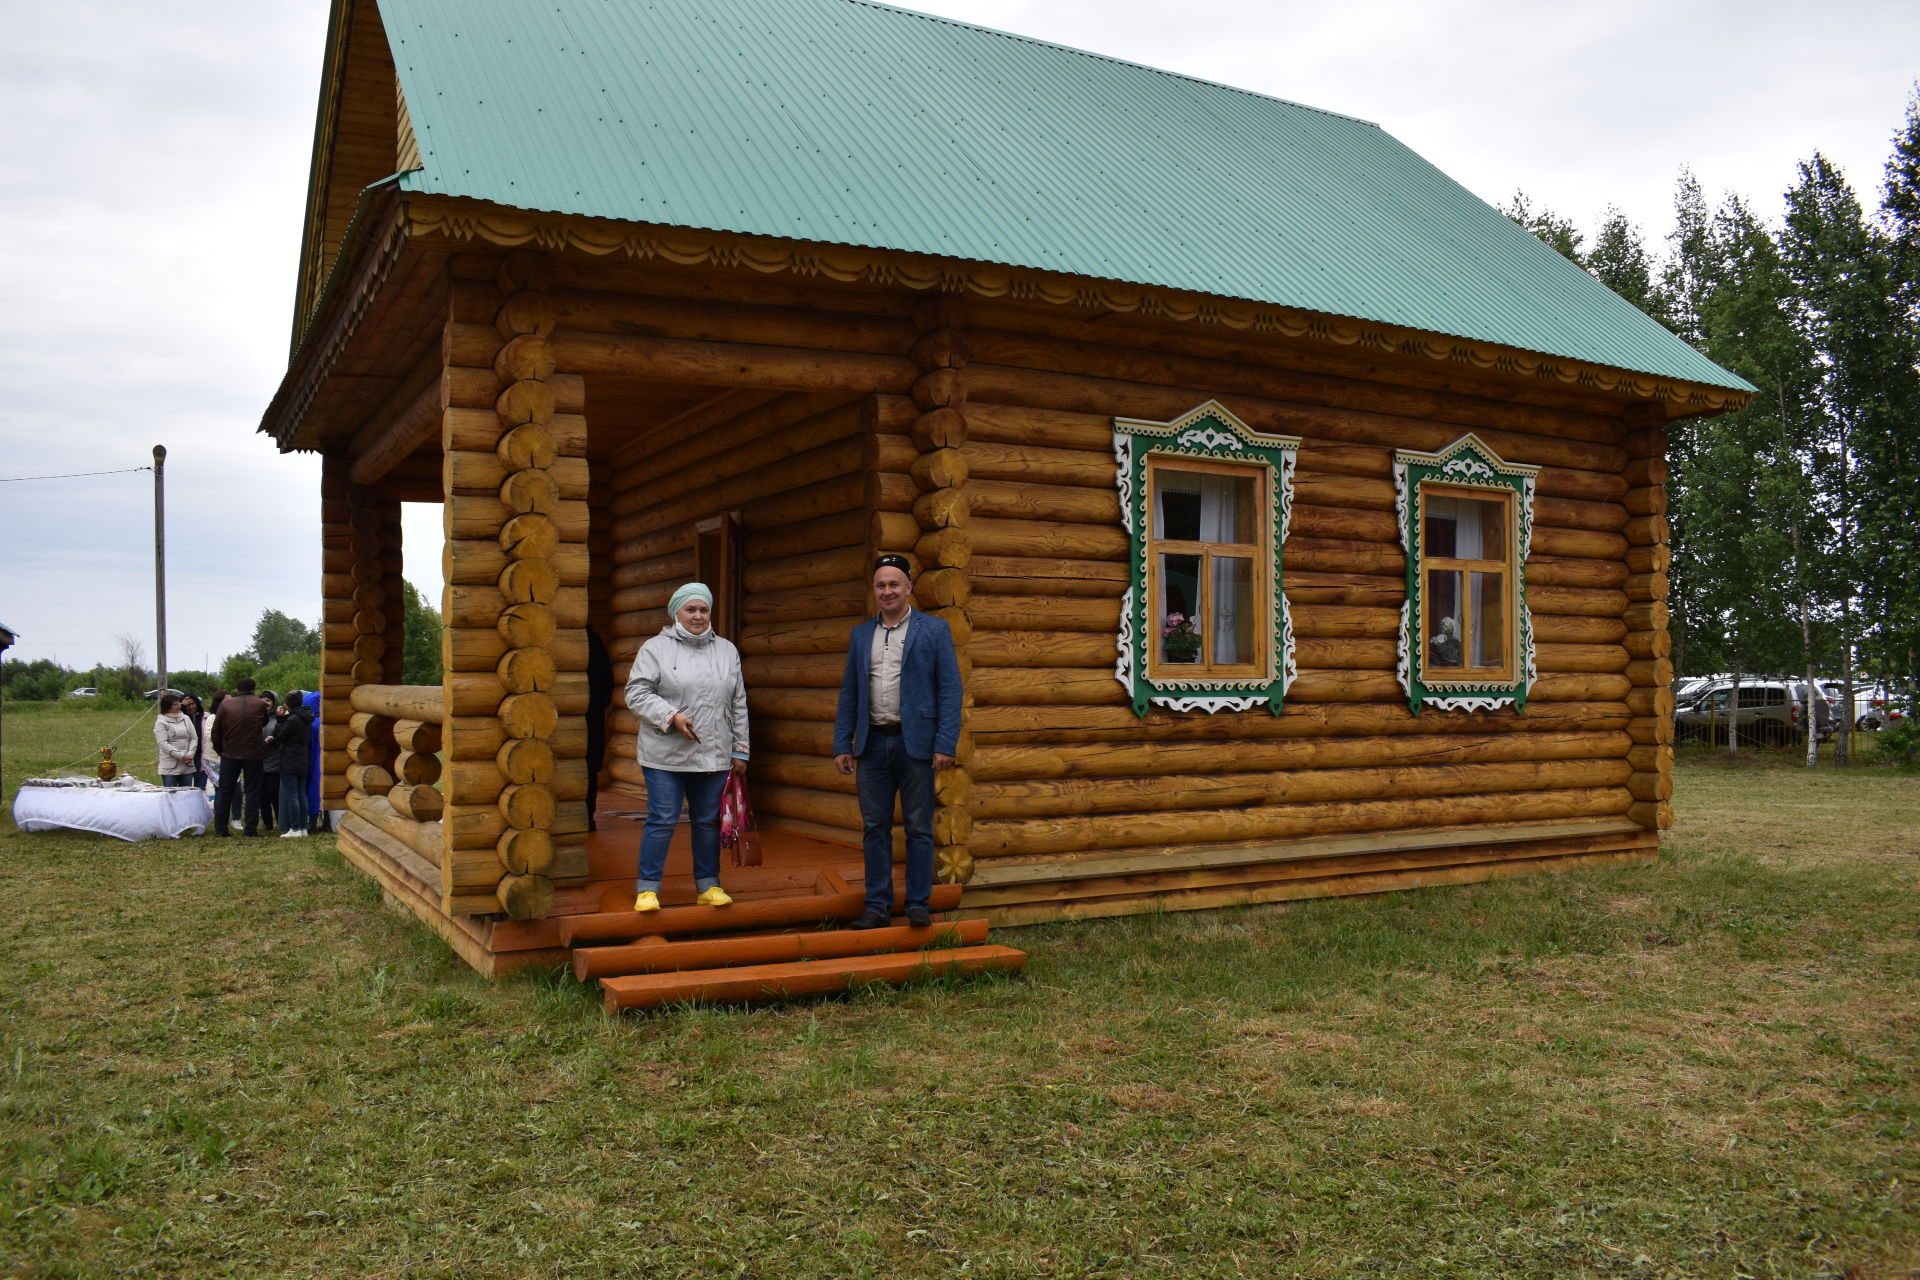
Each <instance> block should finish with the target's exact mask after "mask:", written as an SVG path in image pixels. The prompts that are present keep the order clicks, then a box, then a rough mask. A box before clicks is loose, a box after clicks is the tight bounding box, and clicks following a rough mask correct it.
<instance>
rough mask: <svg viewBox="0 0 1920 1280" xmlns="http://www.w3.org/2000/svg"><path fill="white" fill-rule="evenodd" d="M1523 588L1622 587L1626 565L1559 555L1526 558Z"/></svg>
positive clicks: (1625, 574)
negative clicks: (1525, 583) (1525, 577)
mask: <svg viewBox="0 0 1920 1280" xmlns="http://www.w3.org/2000/svg"><path fill="white" fill-rule="evenodd" d="M1526 575H1527V586H1528V587H1529V588H1532V587H1535V586H1541V587H1601V588H1611V587H1620V586H1623V585H1625V583H1626V581H1627V566H1626V565H1625V564H1623V563H1621V562H1620V561H1618V560H1586V559H1578V558H1571V559H1570V558H1565V557H1560V556H1538V555H1536V556H1530V557H1528V559H1527V565H1526Z"/></svg>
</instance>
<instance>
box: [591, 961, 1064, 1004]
mask: <svg viewBox="0 0 1920 1280" xmlns="http://www.w3.org/2000/svg"><path fill="white" fill-rule="evenodd" d="M1026 963H1027V957H1026V953H1025V952H1021V951H1015V950H1014V949H1013V948H1012V947H1000V946H982V947H959V948H954V949H949V950H944V951H908V952H901V953H895V954H891V955H881V956H845V957H842V958H839V959H834V960H802V961H798V962H796V963H793V964H762V965H750V966H748V967H747V968H744V969H701V970H696V971H693V972H679V973H637V974H631V975H628V976H625V977H617V978H602V979H600V988H601V990H602V991H603V992H604V993H605V997H606V1006H607V1012H608V1013H617V1012H618V1011H620V1010H621V1009H650V1008H654V1007H656V1006H658V1005H663V1004H670V1003H672V1002H674V1001H677V1000H711V1001H754V1000H790V999H792V998H794V997H796V996H814V995H826V994H828V993H830V992H834V991H844V990H846V988H847V987H849V986H850V985H852V984H853V983H855V982H887V983H892V984H893V985H895V986H898V985H900V984H902V983H905V982H911V981H912V980H913V979H914V978H916V977H919V976H922V975H924V974H928V973H936V974H944V973H961V974H972V973H981V972H984V971H986V970H989V969H997V970H1004V971H1006V972H1009V973H1017V972H1018V971H1019V970H1021V969H1022V968H1024V967H1026Z"/></svg>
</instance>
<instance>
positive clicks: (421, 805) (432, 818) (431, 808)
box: [387, 784, 446, 822]
mask: <svg viewBox="0 0 1920 1280" xmlns="http://www.w3.org/2000/svg"><path fill="white" fill-rule="evenodd" d="M387 801H388V803H390V804H391V805H393V809H394V812H395V813H398V814H399V815H400V816H401V817H403V818H406V819H407V820H408V821H411V822H438V821H440V817H441V815H442V814H443V813H444V812H445V811H446V797H445V796H443V795H441V794H440V790H439V788H437V787H433V786H427V785H411V784H409V785H402V786H397V787H395V788H393V790H391V791H389V792H387Z"/></svg>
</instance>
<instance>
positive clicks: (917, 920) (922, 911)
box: [907, 907, 933, 929]
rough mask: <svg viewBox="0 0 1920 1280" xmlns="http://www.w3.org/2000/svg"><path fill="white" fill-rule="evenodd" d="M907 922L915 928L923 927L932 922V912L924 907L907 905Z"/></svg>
mask: <svg viewBox="0 0 1920 1280" xmlns="http://www.w3.org/2000/svg"><path fill="white" fill-rule="evenodd" d="M907 923H908V924H910V925H912V926H913V927H914V928H916V929H925V928H926V927H928V926H929V925H931V924H932V923H933V914H932V913H931V912H929V911H928V910H927V909H926V908H925V907H908V908H907Z"/></svg>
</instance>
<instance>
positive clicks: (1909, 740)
mask: <svg viewBox="0 0 1920 1280" xmlns="http://www.w3.org/2000/svg"><path fill="white" fill-rule="evenodd" d="M1873 749H1874V753H1875V755H1877V756H1878V757H1879V759H1880V760H1881V761H1882V762H1883V763H1886V764H1890V765H1894V766H1895V767H1897V768H1901V769H1913V768H1916V767H1920V720H1916V719H1914V717H1912V716H1908V717H1906V718H1905V719H1903V720H1895V721H1894V722H1893V723H1892V724H1890V725H1888V726H1887V727H1886V728H1884V729H1882V730H1881V731H1880V732H1879V733H1876V734H1875V735H1873Z"/></svg>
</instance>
